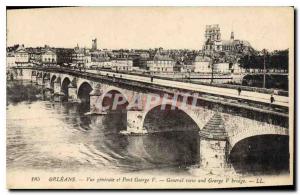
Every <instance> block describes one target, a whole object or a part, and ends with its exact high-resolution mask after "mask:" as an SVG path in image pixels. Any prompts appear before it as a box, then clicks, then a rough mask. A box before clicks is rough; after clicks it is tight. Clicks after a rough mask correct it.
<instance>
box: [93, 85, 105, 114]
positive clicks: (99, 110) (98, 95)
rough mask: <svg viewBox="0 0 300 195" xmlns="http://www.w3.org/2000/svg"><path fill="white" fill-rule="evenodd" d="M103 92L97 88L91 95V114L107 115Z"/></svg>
mask: <svg viewBox="0 0 300 195" xmlns="http://www.w3.org/2000/svg"><path fill="white" fill-rule="evenodd" d="M102 95H103V94H102V92H101V89H100V87H99V86H98V87H95V89H93V91H91V93H90V113H91V114H99V115H102V114H106V111H105V110H104V109H103V107H102V100H103V97H102Z"/></svg>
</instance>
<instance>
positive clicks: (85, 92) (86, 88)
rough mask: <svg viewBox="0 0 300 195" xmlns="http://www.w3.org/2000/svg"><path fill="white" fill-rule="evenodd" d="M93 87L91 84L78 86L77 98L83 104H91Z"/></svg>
mask: <svg viewBox="0 0 300 195" xmlns="http://www.w3.org/2000/svg"><path fill="white" fill-rule="evenodd" d="M92 90H93V87H92V85H91V84H90V83H89V82H86V81H84V82H82V83H81V84H80V85H79V86H78V90H77V97H78V99H80V101H81V102H82V103H89V102H90V93H91V92H92Z"/></svg>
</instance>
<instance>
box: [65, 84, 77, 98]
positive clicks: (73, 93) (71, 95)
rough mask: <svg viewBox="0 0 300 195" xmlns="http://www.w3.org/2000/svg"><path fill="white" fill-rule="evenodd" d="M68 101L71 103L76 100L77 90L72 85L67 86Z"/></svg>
mask: <svg viewBox="0 0 300 195" xmlns="http://www.w3.org/2000/svg"><path fill="white" fill-rule="evenodd" d="M67 98H68V101H71V102H76V101H77V100H78V99H77V88H76V87H75V86H74V85H72V84H69V86H68V97H67Z"/></svg>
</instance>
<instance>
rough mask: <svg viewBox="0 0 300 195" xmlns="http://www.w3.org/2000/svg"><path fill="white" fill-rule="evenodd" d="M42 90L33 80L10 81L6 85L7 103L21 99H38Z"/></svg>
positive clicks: (30, 100)
mask: <svg viewBox="0 0 300 195" xmlns="http://www.w3.org/2000/svg"><path fill="white" fill-rule="evenodd" d="M41 92H42V89H41V88H38V87H37V86H36V85H35V84H32V83H31V82H24V81H8V82H7V85H6V103H7V104H8V103H9V102H11V103H18V102H21V101H29V102H32V101H36V100H38V99H39V96H40V94H41Z"/></svg>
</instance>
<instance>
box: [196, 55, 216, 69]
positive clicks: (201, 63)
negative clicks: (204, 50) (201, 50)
mask: <svg viewBox="0 0 300 195" xmlns="http://www.w3.org/2000/svg"><path fill="white" fill-rule="evenodd" d="M211 65H212V60H211V58H209V57H207V56H200V55H199V56H196V58H195V61H194V62H193V66H194V72H201V73H210V72H211V71H212V69H211Z"/></svg>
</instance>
